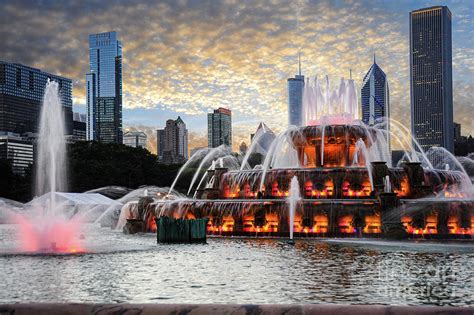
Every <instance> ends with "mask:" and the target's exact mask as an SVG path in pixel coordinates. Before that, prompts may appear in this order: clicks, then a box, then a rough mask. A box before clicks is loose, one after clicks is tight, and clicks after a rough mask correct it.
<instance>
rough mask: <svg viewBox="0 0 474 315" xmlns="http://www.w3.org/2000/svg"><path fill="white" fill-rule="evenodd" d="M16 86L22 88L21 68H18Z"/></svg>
mask: <svg viewBox="0 0 474 315" xmlns="http://www.w3.org/2000/svg"><path fill="white" fill-rule="evenodd" d="M16 87H18V88H21V69H20V68H17V69H16Z"/></svg>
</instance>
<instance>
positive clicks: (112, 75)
mask: <svg viewBox="0 0 474 315" xmlns="http://www.w3.org/2000/svg"><path fill="white" fill-rule="evenodd" d="M89 60H90V69H89V70H90V71H89V73H88V74H87V75H86V92H87V115H88V117H87V124H88V126H87V139H88V140H96V141H100V142H115V143H122V43H121V42H120V41H119V40H117V33H116V32H107V33H101V34H92V35H89Z"/></svg>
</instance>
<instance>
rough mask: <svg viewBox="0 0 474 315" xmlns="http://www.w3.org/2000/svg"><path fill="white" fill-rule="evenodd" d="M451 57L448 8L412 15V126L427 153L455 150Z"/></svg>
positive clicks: (415, 12) (417, 11) (442, 7)
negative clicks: (429, 151) (435, 149)
mask: <svg viewBox="0 0 474 315" xmlns="http://www.w3.org/2000/svg"><path fill="white" fill-rule="evenodd" d="M451 56H452V48H451V12H450V11H449V9H448V7H446V6H436V7H430V8H424V9H420V10H415V11H412V12H410V83H411V89H410V92H411V126H412V133H413V135H414V136H415V138H416V139H417V140H418V141H419V142H420V144H421V146H422V147H423V149H425V150H426V149H429V148H430V147H444V148H446V149H447V150H448V151H450V152H453V150H454V143H453V82H452V61H451Z"/></svg>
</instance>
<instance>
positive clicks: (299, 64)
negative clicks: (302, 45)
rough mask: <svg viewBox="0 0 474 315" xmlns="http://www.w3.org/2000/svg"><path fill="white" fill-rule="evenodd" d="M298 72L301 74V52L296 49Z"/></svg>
mask: <svg viewBox="0 0 474 315" xmlns="http://www.w3.org/2000/svg"><path fill="white" fill-rule="evenodd" d="M298 74H299V75H301V52H300V51H298Z"/></svg>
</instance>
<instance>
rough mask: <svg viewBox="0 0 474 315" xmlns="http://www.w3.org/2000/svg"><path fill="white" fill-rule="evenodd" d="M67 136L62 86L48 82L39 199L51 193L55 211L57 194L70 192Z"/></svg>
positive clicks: (40, 148)
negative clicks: (61, 95)
mask: <svg viewBox="0 0 474 315" xmlns="http://www.w3.org/2000/svg"><path fill="white" fill-rule="evenodd" d="M65 134H66V127H65V125H64V114H63V109H62V105H61V99H60V97H59V90H58V83H57V82H54V81H48V83H47V84H46V89H45V91H44V98H43V106H42V109H41V115H40V126H39V137H38V155H37V156H38V160H37V164H36V187H35V188H36V189H35V192H36V195H37V196H41V195H43V194H45V193H48V192H51V208H53V209H54V206H55V204H54V202H55V200H54V199H55V198H54V193H55V192H57V191H64V190H66V142H65V138H64V135H65Z"/></svg>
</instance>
